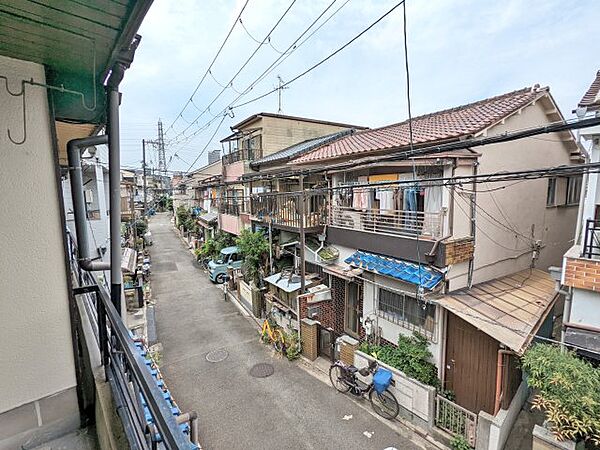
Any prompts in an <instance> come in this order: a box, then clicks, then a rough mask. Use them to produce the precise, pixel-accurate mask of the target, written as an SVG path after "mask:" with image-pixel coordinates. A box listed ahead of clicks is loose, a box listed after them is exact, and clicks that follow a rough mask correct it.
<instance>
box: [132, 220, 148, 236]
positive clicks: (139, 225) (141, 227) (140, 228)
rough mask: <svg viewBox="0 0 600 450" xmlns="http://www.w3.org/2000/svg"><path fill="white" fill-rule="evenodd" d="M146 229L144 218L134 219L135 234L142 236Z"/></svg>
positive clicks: (146, 224)
mask: <svg viewBox="0 0 600 450" xmlns="http://www.w3.org/2000/svg"><path fill="white" fill-rule="evenodd" d="M146 231H148V223H146V220H145V219H137V220H136V221H135V232H136V235H137V236H143V235H144V234H146Z"/></svg>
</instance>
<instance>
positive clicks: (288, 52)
mask: <svg viewBox="0 0 600 450" xmlns="http://www.w3.org/2000/svg"><path fill="white" fill-rule="evenodd" d="M336 1H337V0H333V1H332V2H331V3H330V4H329V5H328V6H327V7H326V8H325V9H324V10H323V11H322V12H321V14H319V15H318V16H317V17H316V18H315V19H314V20H313V21H312V23H311V24H310V25H309V26H308V27H307V28H306V29H305V30H304V31H303V32H302V33H301V34H300V35H299V36H298V37H297V38H296V39H295V40H294V42H292V43H291V44H290V45H289V46H288V48H287V49H286V50H285V51H283V52H282V53H281V54H280V56H279V57H277V58H276V59H275V61H273V62H272V63H271V65H270V66H269V67H267V68H266V69H265V70H264V71H263V72H262V73H261V74H260V75H259V76H258V77H257V78H256V79H255V80H254V81H253V82H252V83H250V85H248V86H247V87H246V88H245V89H244V90H243V91H242V92H238V91H237V90H236V89H235V88H233V85H231V86H229V87H231V88H232V90H233V91H235V92H236V93H237V94H238V96H237V97H236V98H235V99H233V100H232V101H231V102H229V104H228V105H227V106H225V108H223V109H222V110H221V112H220V113H219V114H217V115H216V116H215V117H213V118H212V119H210V120H209V121H208V122H207V123H206V124H204V125H203V126H202V127H200V128H199V129H198V130H196V131H194V132H193V133H192V134H191V135H187V136H186V137H185V140H184V141H182V142H181V143H184V144H185V143H186V142H189V141H190V140H191V139H193V138H194V137H195V136H197V135H198V134H200V133H201V132H202V131H204V130H205V129H206V128H207V127H208V126H210V124H211V123H212V122H213V121H214V120H215V119H216V118H218V117H219V115H220V114H224V113H226V112H227V111H228V109H229V108H230V107H231V106H232V105H234V104H235V102H237V101H238V100H239V99H240V98H242V97H243V96H245V95H246V94H248V93H249V92H250V91H251V90H252V89H254V87H255V86H256V85H257V84H258V83H260V82H261V81H262V80H264V79H265V78H266V76H267V75H268V74H269V73H271V72H272V71H273V70H275V68H276V67H277V66H279V65H280V64H281V63H282V62H283V61H284V60H285V59H287V58H288V57H289V56H290V55H291V54H292V53H293V52H295V51H296V50H297V49H298V48H299V47H300V46H301V45H302V44H303V43H304V42H306V41H307V40H308V39H309V38H310V37H311V36H312V35H314V34H315V32H316V31H318V30H319V29H320V28H321V27H322V26H323V25H324V24H325V23H327V22H328V21H329V19H331V18H332V17H333V16H334V15H335V14H337V12H338V11H339V10H340V9H342V8H343V7H344V6H345V5H346V3H348V1H349V0H346V2H345V3H344V4H342V5H341V6H340V7H339V8H338V9H337V10H336V11H334V12H333V13H332V14H331V15H330V16H329V17H328V18H327V19H326V20H325V21H324V22H323V23H322V24H321V25H320V26H319V27H317V28H316V29H315V30H314V31H313V32H312V33H311V34H310V35H309V36H307V37H306V38H305V39H304V40H303V41H302V42H300V43H299V44H298V41H300V39H302V37H304V35H305V34H306V33H308V32H309V31H310V29H311V28H312V27H313V26H314V25H315V24H316V23H317V22H318V21H319V20H320V19H321V17H323V16H324V15H325V13H326V12H327V11H328V10H329V9H330V8H331V7H332V6H333V4H334V3H335V2H336ZM215 81H216V80H215ZM221 87H224V86H223V85H221ZM281 89H285V88H283V87H282V88H281ZM278 90H279V89H278ZM207 110H208V112H210V105H209V107H208V108H207ZM181 134H182V133H180V134H179V135H177V136H176V137H175V138H174V139H175V140H176V139H178V138H179V136H180V135H181Z"/></svg>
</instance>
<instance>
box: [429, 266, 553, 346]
mask: <svg viewBox="0 0 600 450" xmlns="http://www.w3.org/2000/svg"><path fill="white" fill-rule="evenodd" d="M557 295H558V294H557V293H556V292H555V289H554V281H553V280H552V277H551V276H550V274H548V273H546V272H543V271H541V270H538V269H532V270H531V272H530V271H529V270H524V271H521V272H517V273H514V274H512V275H508V276H504V277H501V278H496V279H494V280H490V281H486V282H483V283H479V284H477V285H475V286H474V287H473V288H471V289H463V290H460V291H457V292H455V293H452V294H450V295H447V296H445V297H443V298H442V299H440V300H439V301H438V303H439V304H440V305H441V306H442V307H444V308H446V309H447V310H449V311H451V312H452V313H454V314H456V315H457V316H459V317H460V318H461V319H463V320H465V321H467V322H469V323H470V324H471V325H473V326H475V327H477V328H478V329H480V330H481V331H483V332H484V333H486V334H487V335H489V336H491V337H492V338H494V339H496V340H497V341H498V342H500V343H502V344H504V345H506V346H507V347H509V348H510V349H511V350H513V351H515V352H517V353H518V354H522V353H523V352H524V351H525V349H526V348H527V346H528V345H529V343H530V342H531V340H532V339H533V337H534V336H535V333H536V332H537V330H538V329H539V327H540V325H541V324H542V322H543V321H544V319H545V318H546V316H547V314H548V311H549V310H550V309H551V307H552V305H553V303H554V299H555V298H556V296H557Z"/></svg>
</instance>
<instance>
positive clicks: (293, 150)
mask: <svg viewBox="0 0 600 450" xmlns="http://www.w3.org/2000/svg"><path fill="white" fill-rule="evenodd" d="M354 131H355V130H354V129H350V130H343V131H338V132H337V133H332V134H328V135H326V136H321V137H318V138H315V139H307V140H306V141H303V142H300V143H299V144H294V145H291V146H289V147H287V148H284V149H283V150H279V151H278V152H275V153H271V154H270V155H268V156H265V157H264V158H261V159H258V160H256V161H252V162H251V163H250V167H252V168H258V167H260V166H261V165H265V164H273V163H277V162H285V161H288V160H290V159H292V158H295V157H297V156H300V155H303V154H304V153H306V152H309V151H311V150H313V149H315V148H317V147H319V146H321V145H324V144H329V143H331V142H334V141H336V140H337V139H340V138H342V137H344V136H347V135H349V134H351V133H353V132H354Z"/></svg>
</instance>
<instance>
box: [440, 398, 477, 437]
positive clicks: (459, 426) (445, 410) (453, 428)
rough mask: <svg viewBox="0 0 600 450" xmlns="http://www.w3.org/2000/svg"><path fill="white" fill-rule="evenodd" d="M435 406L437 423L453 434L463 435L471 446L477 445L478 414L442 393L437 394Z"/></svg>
mask: <svg viewBox="0 0 600 450" xmlns="http://www.w3.org/2000/svg"><path fill="white" fill-rule="evenodd" d="M435 406H436V408H435V410H436V411H435V425H436V426H437V427H438V428H441V429H442V430H444V431H447V432H448V433H450V434H451V435H453V436H457V435H458V436H463V437H464V438H465V439H466V440H467V442H468V443H469V445H470V446H471V447H475V443H476V441H477V414H475V413H472V412H471V411H469V410H468V409H465V408H463V407H462V406H459V405H457V404H456V403H454V402H451V401H450V400H448V399H447V398H444V397H442V396H441V395H436V398H435Z"/></svg>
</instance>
